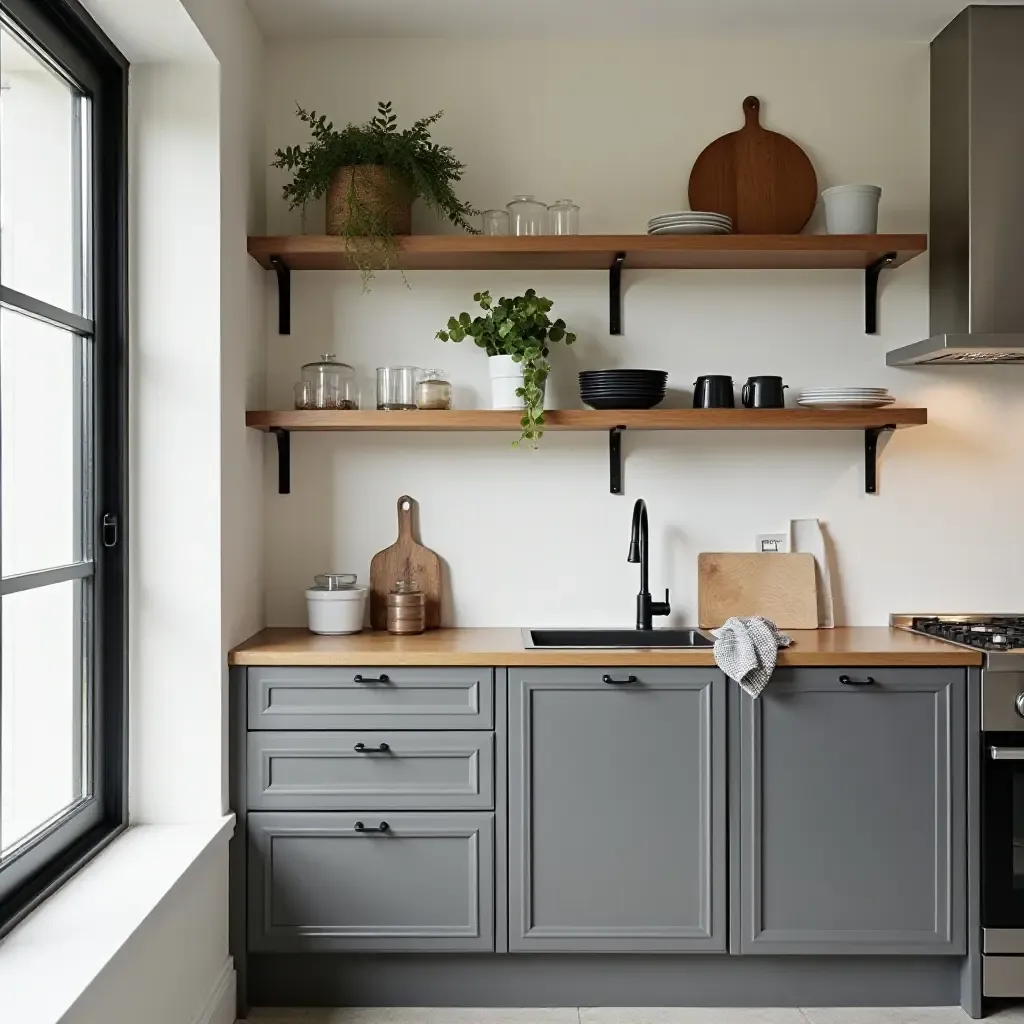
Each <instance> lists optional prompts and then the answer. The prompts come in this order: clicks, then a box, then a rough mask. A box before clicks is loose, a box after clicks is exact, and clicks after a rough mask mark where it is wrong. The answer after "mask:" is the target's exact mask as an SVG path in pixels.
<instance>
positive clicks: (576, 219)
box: [548, 199, 580, 235]
mask: <svg viewBox="0 0 1024 1024" xmlns="http://www.w3.org/2000/svg"><path fill="white" fill-rule="evenodd" d="M548 233H549V234H552V235H578V234H579V233H580V208H579V207H578V206H577V205H576V204H575V203H574V202H573V201H572V200H571V199H559V200H558V202H556V203H552V204H551V205H550V206H549V207H548Z"/></svg>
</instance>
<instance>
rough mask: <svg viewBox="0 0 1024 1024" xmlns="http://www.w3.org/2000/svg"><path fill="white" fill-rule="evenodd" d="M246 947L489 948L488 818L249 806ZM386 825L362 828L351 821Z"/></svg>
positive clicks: (313, 950)
mask: <svg viewBox="0 0 1024 1024" xmlns="http://www.w3.org/2000/svg"><path fill="white" fill-rule="evenodd" d="M248 820H249V899H248V912H249V913H248V917H249V949H250V950H252V951H254V952H267V953H297V952H310V953H320V952H334V951H338V950H349V951H354V950H356V951H357V950H369V951H384V950H396V951H401V950H430V951H446V952H453V951H464V950H469V951H491V950H493V949H494V815H493V814H492V813H489V812H488V813H465V814H450V813H440V812H437V813H434V814H402V813H400V812H399V813H395V812H392V811H358V812H355V813H347V814H341V813H313V812H299V811H291V812H281V813H269V812H258V813H254V814H250V815H249V819H248ZM357 821H360V822H362V823H363V824H364V825H365V826H366V827H369V828H377V827H379V825H380V823H381V821H386V822H387V824H388V829H387V831H385V832H360V831H358V830H357V828H356V822H357Z"/></svg>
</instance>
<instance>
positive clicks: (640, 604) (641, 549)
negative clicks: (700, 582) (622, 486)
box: [627, 498, 672, 629]
mask: <svg viewBox="0 0 1024 1024" xmlns="http://www.w3.org/2000/svg"><path fill="white" fill-rule="evenodd" d="M648 533H649V529H648V526H647V502H646V501H644V499H643V498H637V499H636V504H635V505H634V506H633V531H632V535H631V536H630V538H629V557H628V559H627V561H629V562H639V563H640V593H639V594H637V595H636V628H637V629H652V628H653V627H652V626H651V619H652V618H653V617H654V616H655V615H668V614H669V613H670V612H671V611H672V606H671V605H670V604H669V603H668V587H666V588H665V600H664V601H652V600H651V592H650V589H649V582H648V579H647V576H648V568H647V550H648V547H649V545H650V540H649V537H648Z"/></svg>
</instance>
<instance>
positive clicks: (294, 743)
mask: <svg viewBox="0 0 1024 1024" xmlns="http://www.w3.org/2000/svg"><path fill="white" fill-rule="evenodd" d="M248 747H249V752H248V759H249V764H248V772H247V775H248V784H247V789H248V805H249V808H250V809H251V810H258V811H286V810H288V811H291V810H294V811H332V810H355V809H357V808H362V807H371V808H376V809H378V810H384V809H388V810H399V811H414V810H432V811H434V810H453V811H454V810H462V811H472V810H484V809H486V810H491V809H492V808H493V807H494V733H491V732H469V731H464V732H371V731H369V730H367V731H362V732H250V733H249V736H248Z"/></svg>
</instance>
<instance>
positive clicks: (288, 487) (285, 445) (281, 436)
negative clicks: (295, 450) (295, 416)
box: [270, 427, 292, 494]
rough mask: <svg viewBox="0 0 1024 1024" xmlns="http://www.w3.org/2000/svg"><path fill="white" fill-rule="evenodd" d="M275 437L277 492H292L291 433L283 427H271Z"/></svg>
mask: <svg viewBox="0 0 1024 1024" xmlns="http://www.w3.org/2000/svg"><path fill="white" fill-rule="evenodd" d="M270 432H271V433H272V434H273V435H274V436H275V437H276V438H277V493H278V494H291V493H292V435H291V431H288V430H285V429H284V427H271V428H270Z"/></svg>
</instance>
